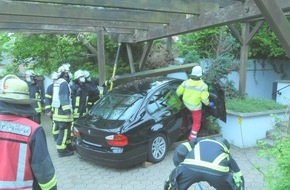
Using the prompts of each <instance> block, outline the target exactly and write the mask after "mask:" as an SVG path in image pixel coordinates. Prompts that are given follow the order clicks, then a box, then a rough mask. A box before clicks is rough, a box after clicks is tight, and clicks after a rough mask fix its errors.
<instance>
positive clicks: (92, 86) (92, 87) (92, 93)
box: [83, 70, 118, 110]
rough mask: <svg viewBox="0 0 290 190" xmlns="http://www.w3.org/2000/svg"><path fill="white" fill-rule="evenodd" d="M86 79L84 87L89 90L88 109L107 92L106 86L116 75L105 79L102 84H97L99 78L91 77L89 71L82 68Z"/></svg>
mask: <svg viewBox="0 0 290 190" xmlns="http://www.w3.org/2000/svg"><path fill="white" fill-rule="evenodd" d="M83 73H84V76H85V79H86V83H85V84H86V88H87V89H88V91H89V99H88V110H90V109H91V108H92V107H93V105H94V104H95V103H96V102H97V101H98V100H99V99H100V98H101V97H103V95H104V94H105V93H106V92H107V91H106V87H108V86H109V85H110V84H111V82H113V81H115V80H116V79H117V78H118V76H115V77H112V78H111V79H110V80H106V81H105V83H104V84H103V85H101V86H100V85H99V78H98V77H97V78H91V76H90V72H89V71H88V70H83Z"/></svg>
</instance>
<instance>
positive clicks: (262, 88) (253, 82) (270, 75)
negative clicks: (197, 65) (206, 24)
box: [201, 60, 290, 99]
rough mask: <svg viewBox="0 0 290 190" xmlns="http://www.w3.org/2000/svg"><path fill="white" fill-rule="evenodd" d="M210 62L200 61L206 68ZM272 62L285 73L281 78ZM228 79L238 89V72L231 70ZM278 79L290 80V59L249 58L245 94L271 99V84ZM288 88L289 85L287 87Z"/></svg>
mask: <svg viewBox="0 0 290 190" xmlns="http://www.w3.org/2000/svg"><path fill="white" fill-rule="evenodd" d="M209 64H210V61H209V60H205V61H202V63H201V65H202V66H203V67H204V68H205V69H207V68H208V65H209ZM272 64H274V65H276V67H277V68H279V69H280V70H283V72H284V73H285V74H286V75H285V76H284V77H283V78H282V76H280V75H279V74H278V73H277V72H275V71H274V69H273V66H272ZM228 79H229V80H231V81H233V82H234V86H235V87H236V89H239V72H232V73H230V74H229V75H228ZM279 80H290V61H289V60H288V61H286V60H275V61H271V62H267V61H266V62H265V61H264V60H249V64H248V71H247V80H246V94H247V96H249V97H257V98H265V99H272V94H273V91H276V90H277V89H273V84H274V83H275V82H277V81H279ZM289 88H290V87H289Z"/></svg>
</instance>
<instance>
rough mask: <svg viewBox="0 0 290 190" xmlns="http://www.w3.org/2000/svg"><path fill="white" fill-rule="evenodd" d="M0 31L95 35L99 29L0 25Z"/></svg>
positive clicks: (64, 26) (19, 24) (39, 25)
mask: <svg viewBox="0 0 290 190" xmlns="http://www.w3.org/2000/svg"><path fill="white" fill-rule="evenodd" d="M0 29H1V31H7V32H9V31H11V30H15V31H17V30H18V29H22V30H28V31H29V30H37V31H43V33H45V32H46V31H55V32H57V31H59V32H60V33H61V32H62V31H64V33H66V32H67V31H68V32H74V33H77V32H93V33H95V32H96V31H97V30H99V29H100V27H89V26H86V27H79V26H72V25H43V24H21V23H0Z"/></svg>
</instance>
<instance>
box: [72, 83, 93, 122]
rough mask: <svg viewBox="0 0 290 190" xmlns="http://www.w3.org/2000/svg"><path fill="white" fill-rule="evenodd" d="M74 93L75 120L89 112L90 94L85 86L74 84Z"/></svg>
mask: <svg viewBox="0 0 290 190" xmlns="http://www.w3.org/2000/svg"><path fill="white" fill-rule="evenodd" d="M71 91H72V107H73V115H74V118H75V119H76V118H79V117H81V116H83V115H85V114H86V113H87V112H88V110H87V109H88V108H87V105H88V98H89V93H88V89H87V87H86V86H85V84H83V85H81V84H79V83H74V84H73V85H72V86H71Z"/></svg>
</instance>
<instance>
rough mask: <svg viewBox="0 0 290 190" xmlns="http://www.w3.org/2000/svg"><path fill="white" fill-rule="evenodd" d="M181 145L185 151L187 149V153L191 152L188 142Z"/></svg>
mask: <svg viewBox="0 0 290 190" xmlns="http://www.w3.org/2000/svg"><path fill="white" fill-rule="evenodd" d="M182 145H184V146H185V147H186V149H187V151H188V152H190V151H192V148H191V146H190V143H189V142H185V143H182Z"/></svg>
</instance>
